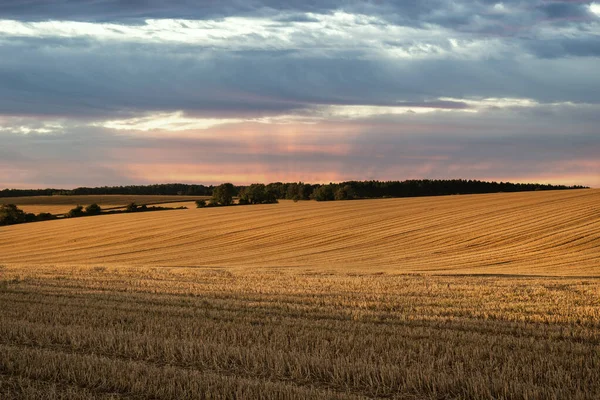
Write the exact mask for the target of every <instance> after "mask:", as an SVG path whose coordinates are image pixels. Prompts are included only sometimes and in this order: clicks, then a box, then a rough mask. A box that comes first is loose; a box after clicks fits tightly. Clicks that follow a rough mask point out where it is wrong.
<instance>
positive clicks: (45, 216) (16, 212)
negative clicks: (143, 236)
mask: <svg viewBox="0 0 600 400" xmlns="http://www.w3.org/2000/svg"><path fill="white" fill-rule="evenodd" d="M186 208H187V207H160V206H147V205H145V204H142V205H138V204H136V203H129V204H128V205H127V206H125V208H124V209H123V210H103V209H102V207H100V206H99V205H98V204H96V203H93V204H90V205H89V206H87V207H85V208H84V207H83V206H82V205H78V206H76V207H74V208H72V209H71V210H69V211H68V212H66V213H64V214H58V215H55V214H50V213H39V214H38V215H35V214H33V213H26V212H25V211H23V210H21V209H20V208H18V207H17V206H16V205H14V204H2V205H0V226H3V225H15V224H23V223H26V222H38V221H50V220H53V219H58V218H60V217H62V218H78V217H86V216H93V215H101V214H102V215H106V214H123V213H133V212H145V211H164V210H181V209H186Z"/></svg>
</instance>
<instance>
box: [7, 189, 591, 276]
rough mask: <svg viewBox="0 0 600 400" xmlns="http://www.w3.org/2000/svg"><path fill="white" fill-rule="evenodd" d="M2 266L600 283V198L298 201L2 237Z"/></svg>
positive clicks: (13, 231)
mask: <svg viewBox="0 0 600 400" xmlns="http://www.w3.org/2000/svg"><path fill="white" fill-rule="evenodd" d="M0 236H2V242H1V243H0V264H8V265H11V264H22V265H28V266H33V265H42V264H43V265H74V266H85V265H92V266H95V265H105V266H110V265H124V266H131V265H135V266H189V267H198V266H200V267H239V268H255V267H286V268H289V267H294V268H305V269H314V270H316V271H320V272H323V271H344V272H347V271H355V272H361V273H363V272H370V273H372V272H390V273H414V272H423V273H429V274H449V273H452V274H455V273H460V274H525V275H561V276H600V268H599V265H600V245H599V244H600V190H574V191H553V192H530V193H500V194H490V195H469V196H444V197H427V198H411V199H382V200H362V201H347V202H329V203H317V202H312V201H310V202H298V203H294V202H291V201H283V202H281V203H280V204H272V205H256V206H236V207H222V208H206V209H195V208H193V209H189V210H178V211H164V212H160V213H145V214H127V215H107V216H99V217H88V218H76V219H69V220H62V221H49V222H39V223H34V224H23V225H17V226H9V227H0Z"/></svg>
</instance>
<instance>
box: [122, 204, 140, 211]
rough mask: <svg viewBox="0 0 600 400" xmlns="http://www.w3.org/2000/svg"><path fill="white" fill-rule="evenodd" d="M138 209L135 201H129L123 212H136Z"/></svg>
mask: <svg viewBox="0 0 600 400" xmlns="http://www.w3.org/2000/svg"><path fill="white" fill-rule="evenodd" d="M137 210H138V205H137V204H135V203H129V204H127V207H125V212H136V211H137Z"/></svg>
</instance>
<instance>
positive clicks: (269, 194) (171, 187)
mask: <svg viewBox="0 0 600 400" xmlns="http://www.w3.org/2000/svg"><path fill="white" fill-rule="evenodd" d="M584 188H587V187H586V186H579V185H575V186H565V185H547V184H539V183H511V182H485V181H479V180H466V179H420V180H405V181H376V180H371V181H347V182H341V183H329V184H310V183H303V182H288V183H283V182H273V183H269V184H267V185H265V184H259V183H255V184H252V185H237V186H236V185H233V184H231V183H226V184H222V185H219V186H212V185H211V186H205V185H187V184H183V183H168V184H157V185H136V186H103V187H96V188H88V187H80V188H76V189H71V190H67V189H4V190H0V197H21V196H49V195H67V196H68V195H107V194H119V195H127V194H129V195H173V196H175V195H182V196H183V195H187V196H213V197H214V196H215V194H216V197H217V198H219V199H218V200H217V201H215V202H213V204H215V205H229V204H224V202H225V203H227V201H224V200H225V199H224V198H221V197H223V196H222V194H223V193H225V194H227V195H231V197H239V198H240V200H241V204H259V203H264V202H269V201H272V200H274V199H289V200H309V199H314V200H318V201H327V200H350V199H369V198H382V197H417V196H441V195H451V194H477V193H497V192H524V191H533V190H566V189H584ZM225 197H227V196H225Z"/></svg>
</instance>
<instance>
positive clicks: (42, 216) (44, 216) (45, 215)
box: [36, 213, 56, 221]
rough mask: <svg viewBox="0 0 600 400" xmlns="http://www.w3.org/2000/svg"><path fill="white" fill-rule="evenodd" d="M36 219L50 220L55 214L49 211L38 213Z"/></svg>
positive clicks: (54, 217)
mask: <svg viewBox="0 0 600 400" xmlns="http://www.w3.org/2000/svg"><path fill="white" fill-rule="evenodd" d="M36 219H37V220H38V221H50V220H53V219H56V215H53V214H50V213H39V214H38V215H37V217H36Z"/></svg>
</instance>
